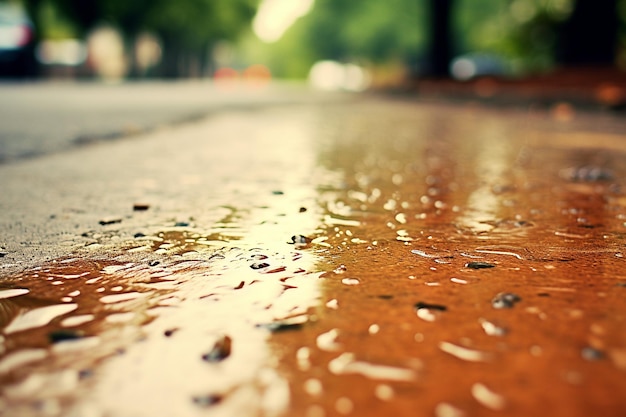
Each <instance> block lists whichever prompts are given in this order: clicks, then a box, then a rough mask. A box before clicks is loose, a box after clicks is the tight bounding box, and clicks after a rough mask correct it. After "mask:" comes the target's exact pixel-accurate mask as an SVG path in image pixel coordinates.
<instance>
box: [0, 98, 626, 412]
mask: <svg viewBox="0 0 626 417" xmlns="http://www.w3.org/2000/svg"><path fill="white" fill-rule="evenodd" d="M331 110H332V111H331ZM321 114H322V116H320V117H323V118H324V121H325V123H324V124H320V126H319V131H317V130H314V132H315V138H316V142H315V143H316V146H317V149H316V150H315V151H314V156H315V157H316V158H317V162H316V164H318V165H319V166H318V167H317V169H318V170H317V171H315V172H321V173H322V174H321V175H320V176H319V177H315V178H311V181H310V182H311V183H310V184H309V185H310V186H311V189H310V190H309V192H310V193H311V194H312V195H310V194H307V193H306V192H304V194H299V195H306V198H307V204H299V203H298V201H296V200H297V199H295V200H289V204H287V205H285V206H281V204H282V203H285V201H286V200H282V203H281V200H280V199H281V198H285V199H287V198H290V197H289V195H290V192H289V191H290V190H289V189H287V188H285V189H283V190H277V192H276V193H274V194H272V198H275V199H277V200H276V202H275V203H270V204H269V206H264V207H256V208H250V207H247V206H246V205H245V204H244V207H243V209H241V210H238V209H234V208H233V207H232V206H229V208H226V209H224V213H225V214H224V216H222V217H221V219H220V220H218V221H216V222H214V223H213V224H212V226H210V227H205V228H203V227H200V226H199V225H198V224H194V223H193V221H192V222H189V223H185V224H184V225H183V224H179V225H176V223H175V222H172V224H169V225H167V227H166V226H164V225H161V228H160V229H158V230H153V227H152V226H151V228H150V230H151V232H148V233H142V234H141V235H138V236H136V237H134V238H133V239H129V240H122V241H120V243H118V249H124V250H123V251H122V252H123V255H120V256H116V257H115V258H113V259H111V257H103V259H96V256H95V254H94V255H90V256H88V257H85V258H82V257H81V258H76V259H67V260H57V261H56V262H51V263H49V264H46V265H42V266H41V267H39V268H35V269H32V270H28V271H25V272H24V273H23V274H21V275H19V276H17V277H15V279H14V280H11V282H10V285H9V283H8V282H5V283H4V284H3V286H2V288H0V324H1V325H2V328H3V333H2V339H1V341H2V343H1V345H0V346H1V350H2V352H3V353H2V357H0V386H1V388H2V398H1V401H0V405H1V406H2V407H4V409H8V408H10V409H11V410H16V412H17V411H23V412H24V415H35V416H43V415H46V416H47V415H53V416H54V415H71V416H74V415H76V416H78V415H90V416H91V415H94V416H100V415H102V416H104V415H136V416H154V415H164V414H167V415H179V416H186V415H190V416H191V415H200V414H205V413H210V414H211V415H218V416H219V415H240V416H248V415H255V416H256V415H263V416H266V415H267V416H274V415H276V416H278V415H302V416H335V415H355V416H356V415H358V416H379V415H390V414H393V415H398V416H409V415H424V416H433V415H434V416H438V417H439V416H470V415H481V414H483V413H492V414H494V413H501V414H504V413H506V415H507V416H526V415H540V414H542V413H544V412H546V410H548V411H549V414H550V415H553V416H556V417H560V416H583V415H598V414H602V415H616V414H615V410H619V411H620V412H621V411H622V410H626V402H625V401H624V399H623V398H622V397H621V396H619V395H617V394H616V393H617V392H619V389H620V388H624V387H625V385H624V382H623V381H624V370H625V369H626V365H625V364H626V359H625V358H626V354H625V353H624V352H626V335H625V334H624V332H623V325H624V320H626V301H624V300H625V298H624V295H625V294H626V292H625V291H626V275H625V273H624V271H625V268H624V262H625V261H624V258H623V255H622V254H623V252H624V249H623V247H624V238H625V236H626V229H625V225H626V223H625V221H626V197H624V194H623V191H622V190H623V187H624V178H626V177H625V174H626V172H624V167H623V166H622V165H623V164H621V161H622V160H623V155H624V153H626V148H625V147H624V146H623V145H621V144H619V143H613V144H612V145H611V146H610V147H609V148H610V151H607V150H605V149H603V148H600V149H592V150H590V148H589V147H585V148H584V149H582V148H580V147H572V148H570V147H568V145H567V143H566V142H564V141H562V140H559V141H556V142H551V141H550V138H551V137H552V132H551V130H550V129H551V125H549V124H548V122H547V121H546V120H543V119H541V118H537V119H532V117H538V116H528V115H519V114H508V115H507V116H508V118H504V117H502V114H500V113H498V114H496V113H492V112H490V111H485V110H476V109H463V110H459V109H454V108H446V107H432V106H430V107H429V106H423V105H415V104H402V103H386V104H385V105H380V104H375V103H369V104H368V103H367V102H364V103H362V104H359V105H356V104H355V105H354V106H353V107H351V108H350V109H349V110H346V109H345V108H336V109H329V110H324V111H322V113H321ZM380 114H385V115H387V116H388V117H384V118H381V117H380ZM531 119H532V120H531ZM451 120H452V121H453V123H451ZM530 122H532V123H530ZM529 124H532V129H531V128H530V127H529ZM574 128H576V129H580V126H578V125H577V126H573V127H572V129H574ZM308 129H311V127H310V126H309V127H308ZM311 169H312V170H313V168H311ZM609 173H610V175H609ZM266 174H267V173H266ZM280 175H282V174H280ZM312 202H314V203H312ZM272 204H275V205H274V206H272ZM285 204H286V203H285ZM305 206H306V208H304V207H305ZM251 207H252V206H251ZM284 207H290V210H286V209H285V208H284ZM249 208H250V210H248V209H249ZM303 208H304V209H303ZM153 226H154V225H153ZM107 227H109V226H107ZM91 238H92V239H95V240H98V239H99V237H93V236H91ZM103 242H104V240H103V241H102V242H100V243H103ZM96 243H98V242H96ZM100 243H98V244H100ZM121 246H123V248H120V247H121ZM131 255H132V256H131ZM112 398H115V401H111V399H112ZM572 399H576V400H575V401H573V400H572Z"/></svg>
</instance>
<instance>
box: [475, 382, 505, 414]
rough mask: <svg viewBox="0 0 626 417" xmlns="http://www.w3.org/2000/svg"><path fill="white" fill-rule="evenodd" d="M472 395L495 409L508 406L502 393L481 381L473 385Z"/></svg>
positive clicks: (498, 409) (486, 405)
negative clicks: (496, 391)
mask: <svg viewBox="0 0 626 417" xmlns="http://www.w3.org/2000/svg"><path fill="white" fill-rule="evenodd" d="M472 396H473V397H474V398H475V399H476V401H478V402H479V403H481V404H482V405H484V406H485V407H487V408H490V409H492V410H495V411H500V410H502V409H504V408H505V407H506V400H505V399H504V397H503V396H502V395H500V394H497V393H495V392H493V391H492V390H490V389H489V388H487V386H485V385H484V384H481V383H476V384H474V385H472Z"/></svg>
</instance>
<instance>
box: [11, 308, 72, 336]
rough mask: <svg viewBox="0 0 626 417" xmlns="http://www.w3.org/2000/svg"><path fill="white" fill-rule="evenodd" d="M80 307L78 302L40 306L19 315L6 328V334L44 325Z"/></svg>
mask: <svg viewBox="0 0 626 417" xmlns="http://www.w3.org/2000/svg"><path fill="white" fill-rule="evenodd" d="M76 308H78V305H77V304H59V305H52V306H47V307H40V308H36V309H34V310H30V311H27V312H26V313H24V314H22V315H20V316H17V317H16V318H15V319H13V321H12V322H11V323H10V324H9V325H8V326H7V327H6V328H5V329H4V333H5V334H10V333H15V332H20V331H23V330H28V329H33V328H36V327H42V326H45V325H46V324H48V323H50V322H51V321H52V320H53V319H55V318H56V317H59V316H62V315H64V314H67V313H69V312H70V311H74V310H76Z"/></svg>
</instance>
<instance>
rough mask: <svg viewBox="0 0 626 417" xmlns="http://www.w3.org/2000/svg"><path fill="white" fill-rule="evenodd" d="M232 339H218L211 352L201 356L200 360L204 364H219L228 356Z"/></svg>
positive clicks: (226, 337) (225, 337)
mask: <svg viewBox="0 0 626 417" xmlns="http://www.w3.org/2000/svg"><path fill="white" fill-rule="evenodd" d="M231 346H232V339H231V338H230V337H228V336H222V337H220V338H219V339H218V340H217V341H216V342H215V344H214V345H213V347H212V348H211V350H210V351H209V352H207V353H205V354H204V355H202V360H204V361H206V362H220V361H223V360H224V359H226V358H227V357H229V356H230V352H231Z"/></svg>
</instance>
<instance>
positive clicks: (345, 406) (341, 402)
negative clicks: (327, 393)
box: [335, 397, 354, 415]
mask: <svg viewBox="0 0 626 417" xmlns="http://www.w3.org/2000/svg"><path fill="white" fill-rule="evenodd" d="M335 410H337V412H338V413H339V414H343V415H347V414H350V413H351V412H352V410H354V404H353V403H352V400H351V399H350V398H348V397H340V398H338V399H337V401H336V402H335Z"/></svg>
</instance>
